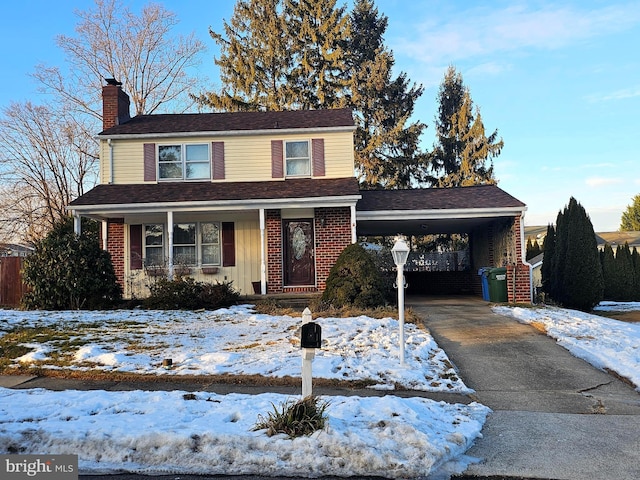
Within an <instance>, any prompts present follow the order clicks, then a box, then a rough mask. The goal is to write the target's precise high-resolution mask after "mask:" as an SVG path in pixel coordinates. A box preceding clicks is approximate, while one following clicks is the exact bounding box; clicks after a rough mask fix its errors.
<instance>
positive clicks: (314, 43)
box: [285, 0, 349, 109]
mask: <svg viewBox="0 0 640 480" xmlns="http://www.w3.org/2000/svg"><path fill="white" fill-rule="evenodd" d="M285 5H286V7H285V8H286V10H287V28H288V33H289V37H290V40H291V48H292V51H293V59H294V63H293V69H292V71H291V73H290V76H289V87H290V90H291V94H292V97H293V102H294V104H295V105H297V107H298V108H301V109H315V108H332V107H337V106H339V105H340V102H341V99H342V98H343V97H344V93H345V87H346V78H345V75H344V72H345V51H344V49H343V45H344V41H345V39H346V38H348V35H349V17H348V16H347V15H346V13H345V11H346V8H345V7H336V0H286V2H285Z"/></svg>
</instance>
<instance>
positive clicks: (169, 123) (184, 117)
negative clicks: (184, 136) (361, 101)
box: [98, 108, 355, 137]
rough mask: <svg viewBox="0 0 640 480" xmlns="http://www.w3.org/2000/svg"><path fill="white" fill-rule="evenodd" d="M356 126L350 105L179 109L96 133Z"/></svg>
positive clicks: (140, 133) (244, 130)
mask: <svg viewBox="0 0 640 480" xmlns="http://www.w3.org/2000/svg"><path fill="white" fill-rule="evenodd" d="M339 127H347V128H355V124H354V121H353V115H352V113H351V109H348V108H341V109H328V110H292V111H281V112H232V113H182V114H158V115H138V116H136V117H133V118H132V119H131V120H129V121H128V122H125V123H122V124H120V125H116V126H114V127H111V128H108V129H106V130H104V131H102V132H101V133H99V134H98V135H100V136H105V137H108V136H114V135H150V134H171V133H190V134H191V133H207V132H251V131H265V130H274V131H278V130H295V129H319V128H339Z"/></svg>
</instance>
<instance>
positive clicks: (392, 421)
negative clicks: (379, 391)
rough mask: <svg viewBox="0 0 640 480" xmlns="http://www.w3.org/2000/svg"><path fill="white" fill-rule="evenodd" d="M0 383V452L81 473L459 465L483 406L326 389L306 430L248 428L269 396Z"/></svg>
mask: <svg viewBox="0 0 640 480" xmlns="http://www.w3.org/2000/svg"><path fill="white" fill-rule="evenodd" d="M195 396H196V399H195V400H189V399H187V398H192V397H190V396H187V397H184V392H142V391H134V392H105V391H91V392H78V391H67V392H49V391H44V390H40V389H38V390H31V391H21V390H8V389H0V399H1V400H0V445H2V447H0V452H2V453H25V454H26V453H38V454H41V453H44V452H46V453H47V454H65V453H66V454H77V455H79V467H80V472H81V473H109V472H123V471H127V472H140V473H146V474H161V473H164V474H171V473H182V474H187V473H191V474H228V475H229V474H236V475H240V474H253V475H271V476H275V477H284V476H295V475H298V476H309V477H315V476H322V475H327V476H329V475H337V476H346V475H376V476H384V477H388V478H419V477H423V476H426V475H428V474H429V473H432V472H435V471H437V470H438V469H440V468H442V467H445V468H446V469H447V470H453V471H458V472H459V471H462V470H464V468H465V466H466V465H467V464H468V462H469V459H468V458H466V457H465V456H464V452H465V451H466V450H467V449H468V448H469V447H470V446H471V443H472V442H473V440H474V439H475V438H476V437H477V436H478V435H479V432H480V430H481V428H482V425H483V424H484V421H485V418H486V415H487V413H488V411H489V410H488V409H487V408H486V407H484V406H482V405H479V404H472V405H469V406H465V405H449V404H446V403H436V402H433V401H431V400H427V399H422V398H399V397H395V396H385V397H382V398H379V397H366V398H360V397H330V398H328V397H327V398H324V399H325V400H328V401H329V402H330V405H329V408H328V409H327V414H328V416H329V421H328V427H327V428H326V429H325V430H322V431H318V432H316V433H314V434H313V435H311V436H310V437H300V438H296V439H293V440H292V439H289V438H287V437H286V436H284V435H277V436H273V437H268V436H267V435H266V434H265V432H264V431H257V432H254V431H252V428H253V426H254V425H255V423H256V420H257V418H258V415H260V414H262V415H264V414H266V413H267V412H269V411H271V410H272V408H273V407H272V404H273V405H276V406H278V407H279V406H280V405H281V403H282V402H284V401H286V400H287V397H285V396H283V395H278V394H262V395H257V396H249V395H238V394H231V395H222V396H221V395H215V394H210V393H196V394H195Z"/></svg>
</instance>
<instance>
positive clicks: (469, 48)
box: [394, 3, 640, 70]
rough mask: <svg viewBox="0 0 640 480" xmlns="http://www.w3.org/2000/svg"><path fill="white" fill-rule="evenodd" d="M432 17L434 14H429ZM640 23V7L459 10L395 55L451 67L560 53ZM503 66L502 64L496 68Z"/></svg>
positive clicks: (403, 43)
mask: <svg viewBox="0 0 640 480" xmlns="http://www.w3.org/2000/svg"><path fill="white" fill-rule="evenodd" d="M425 11H426V10H425ZM429 15H432V16H433V15H434V13H433V12H431V11H429ZM437 15H438V13H436V16H437ZM639 22H640V9H639V8H638V5H637V3H636V4H633V3H629V4H621V5H614V6H609V7H603V8H598V9H591V10H586V9H579V8H576V7H571V6H565V7H563V6H556V5H544V6H542V7H540V8H534V7H532V6H527V5H518V6H510V7H506V8H502V9H490V8H487V7H479V8H471V9H468V10H466V11H456V12H455V17H453V16H451V17H449V18H448V19H447V20H445V21H444V22H441V23H438V22H436V21H433V20H425V21H423V22H421V23H420V24H418V25H414V26H413V27H412V28H407V29H406V31H407V32H411V38H410V39H409V38H408V37H405V38H403V39H400V40H398V41H396V42H394V51H395V52H397V53H402V54H404V55H408V56H410V57H412V58H416V59H419V60H420V61H422V62H425V63H427V64H434V63H439V64H448V63H455V62H456V61H458V60H462V59H466V58H476V57H479V56H483V55H490V54H496V53H504V52H513V51H517V50H522V49H546V50H549V49H558V48H562V47H565V46H567V45H571V44H573V43H575V42H577V41H580V40H583V39H587V38H592V37H597V36H601V35H606V34H609V33H613V32H616V31H622V30H625V29H627V28H629V27H631V26H633V25H635V24H637V23H639ZM500 68H501V67H499V65H498V64H496V65H494V67H493V69H494V70H499V69H500Z"/></svg>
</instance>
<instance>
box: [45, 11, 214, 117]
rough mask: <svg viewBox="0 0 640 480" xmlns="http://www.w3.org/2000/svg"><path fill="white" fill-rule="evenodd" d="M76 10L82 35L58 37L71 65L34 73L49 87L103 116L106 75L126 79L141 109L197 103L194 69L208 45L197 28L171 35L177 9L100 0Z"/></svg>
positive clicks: (177, 108) (125, 84) (180, 108)
mask: <svg viewBox="0 0 640 480" xmlns="http://www.w3.org/2000/svg"><path fill="white" fill-rule="evenodd" d="M76 15H77V16H78V19H79V22H78V24H77V26H76V34H77V35H76V36H75V37H69V36H66V35H59V36H58V37H57V39H56V41H57V44H58V46H59V47H60V48H61V49H62V51H63V52H64V53H65V59H66V63H67V65H66V66H67V68H66V69H65V70H60V68H58V67H50V66H45V65H38V66H37V67H36V72H35V73H34V77H35V78H36V79H37V80H38V81H39V82H40V83H41V85H42V87H43V90H44V91H45V92H47V93H54V94H56V95H59V96H61V97H62V98H63V99H64V100H65V102H67V103H68V104H69V105H70V106H71V107H72V108H74V109H77V110H78V111H80V112H83V113H86V114H89V115H91V116H92V117H94V118H95V119H98V120H100V119H102V108H101V96H100V92H101V87H102V85H103V83H104V78H105V77H110V78H116V79H118V80H119V81H121V82H122V85H123V89H124V90H125V91H126V92H127V93H129V96H130V97H131V103H132V105H133V108H134V110H135V112H134V113H135V114H136V115H142V114H149V113H154V112H157V111H158V110H168V109H172V111H174V112H176V111H178V112H180V111H185V110H187V109H188V108H190V107H191V106H192V105H193V103H194V101H193V100H192V99H191V98H190V97H189V92H190V91H192V90H195V89H196V87H197V85H198V84H199V82H200V80H199V79H198V77H197V76H191V75H190V74H189V71H190V69H193V68H195V67H197V66H198V65H199V64H200V61H201V58H200V57H201V53H202V52H203V51H204V49H205V47H204V44H203V43H202V42H201V41H200V40H198V39H197V38H196V37H195V36H194V34H193V33H192V34H190V35H188V36H182V35H177V36H176V35H171V30H172V29H173V27H175V26H176V25H177V24H178V19H177V17H176V15H175V14H174V13H173V12H170V11H168V10H165V9H164V7H163V6H162V5H159V4H154V3H150V4H148V5H146V6H145V7H143V9H142V12H141V14H140V15H136V14H134V13H133V12H132V11H131V10H130V9H129V8H128V7H126V6H125V5H124V2H122V1H120V0H95V9H94V10H86V11H81V10H79V11H76Z"/></svg>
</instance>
